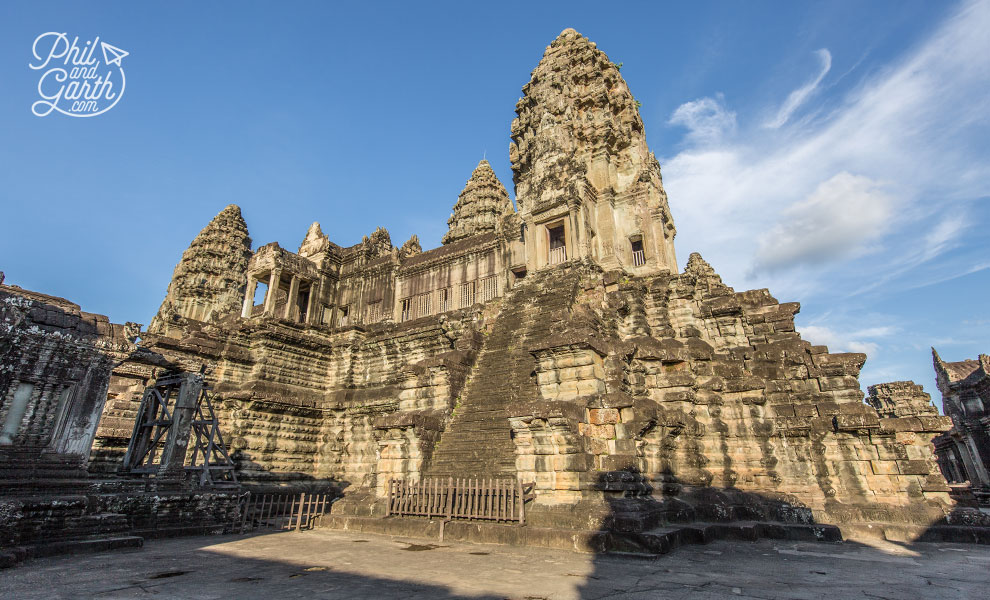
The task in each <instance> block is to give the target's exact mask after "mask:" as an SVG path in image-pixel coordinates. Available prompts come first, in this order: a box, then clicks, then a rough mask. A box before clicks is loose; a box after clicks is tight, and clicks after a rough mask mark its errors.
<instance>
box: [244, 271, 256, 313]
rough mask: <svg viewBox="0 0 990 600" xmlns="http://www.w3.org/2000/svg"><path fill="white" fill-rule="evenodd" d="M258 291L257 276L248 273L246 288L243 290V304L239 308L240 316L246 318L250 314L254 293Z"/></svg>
mask: <svg viewBox="0 0 990 600" xmlns="http://www.w3.org/2000/svg"><path fill="white" fill-rule="evenodd" d="M257 291H258V278H257V277H255V276H254V275H248V282H247V289H245V290H244V306H243V307H242V308H241V317H243V318H245V319H247V318H248V317H250V316H251V309H253V308H254V294H255V292H257Z"/></svg>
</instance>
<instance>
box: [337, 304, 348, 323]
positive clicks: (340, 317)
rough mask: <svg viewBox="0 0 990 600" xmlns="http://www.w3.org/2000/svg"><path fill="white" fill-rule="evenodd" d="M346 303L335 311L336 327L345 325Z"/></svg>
mask: <svg viewBox="0 0 990 600" xmlns="http://www.w3.org/2000/svg"><path fill="white" fill-rule="evenodd" d="M347 313H348V307H347V305H344V306H341V307H340V308H339V309H338V311H337V327H347Z"/></svg>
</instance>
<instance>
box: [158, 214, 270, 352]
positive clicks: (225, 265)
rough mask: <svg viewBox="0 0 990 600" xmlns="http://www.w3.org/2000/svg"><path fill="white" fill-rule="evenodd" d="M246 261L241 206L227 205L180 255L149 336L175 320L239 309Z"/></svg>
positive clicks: (248, 240)
mask: <svg viewBox="0 0 990 600" xmlns="http://www.w3.org/2000/svg"><path fill="white" fill-rule="evenodd" d="M250 259H251V238H250V237H249V236H248V228H247V224H246V223H245V222H244V218H243V217H242V216H241V209H240V207H238V206H237V205H236V204H231V205H229V206H227V207H226V208H225V209H223V210H222V211H220V213H219V214H218V215H217V216H216V217H214V218H213V220H212V221H210V223H209V224H208V225H207V226H206V227H204V228H203V230H202V231H200V232H199V235H197V236H196V239H194V240H193V241H192V243H191V244H189V248H188V249H187V250H186V251H185V252H183V254H182V259H181V260H180V261H179V264H178V265H176V267H175V271H174V272H173V273H172V282H171V283H170V284H169V286H168V292H167V293H166V295H165V300H164V301H163V302H162V305H161V308H159V309H158V314H156V315H155V317H154V318H153V319H152V320H151V325H150V326H149V331H151V332H152V333H163V332H164V331H165V329H166V328H167V324H168V323H169V322H171V321H172V320H173V319H174V317H184V318H189V319H196V320H200V321H206V320H208V319H209V318H210V317H211V316H214V315H220V314H225V313H228V312H233V311H237V310H239V309H240V306H241V301H242V296H243V294H244V285H245V278H246V276H247V275H246V274H247V266H248V261H249V260H250Z"/></svg>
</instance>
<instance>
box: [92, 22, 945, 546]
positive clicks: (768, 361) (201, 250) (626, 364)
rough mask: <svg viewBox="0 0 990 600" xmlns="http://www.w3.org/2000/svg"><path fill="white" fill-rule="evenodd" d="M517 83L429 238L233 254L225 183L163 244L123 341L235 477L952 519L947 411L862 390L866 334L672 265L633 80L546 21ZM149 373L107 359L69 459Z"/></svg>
mask: <svg viewBox="0 0 990 600" xmlns="http://www.w3.org/2000/svg"><path fill="white" fill-rule="evenodd" d="M523 92H524V95H523V98H522V99H521V100H520V101H519V103H518V104H517V106H516V113H517V115H518V116H517V118H516V119H515V120H514V121H513V123H512V127H511V139H512V143H511V147H510V157H511V163H512V170H513V181H514V184H515V192H516V194H515V195H516V207H515V209H513V206H512V203H511V201H510V200H509V198H508V194H507V193H506V191H505V188H504V186H503V185H502V184H501V183H500V182H499V180H498V178H497V177H496V176H495V173H494V172H493V171H492V170H491V167H490V166H489V165H488V164H487V162H486V161H481V163H480V164H479V165H478V167H477V169H475V171H474V172H473V173H472V175H471V177H470V179H469V180H468V182H467V184H466V186H465V188H464V191H463V192H462V193H461V194H460V196H459V197H458V199H457V201H456V203H455V204H454V212H453V215H452V216H451V218H450V220H449V221H448V224H449V226H450V229H449V231H448V233H447V234H446V235H445V236H444V238H443V245H442V246H441V247H439V248H435V249H432V250H426V251H423V250H422V248H421V246H420V243H419V240H418V239H416V238H415V236H414V237H413V238H412V239H410V240H409V241H407V242H406V243H404V244H403V245H402V246H401V247H398V248H397V247H396V246H394V245H393V244H392V240H391V238H390V236H389V234H388V232H387V231H386V230H384V229H381V228H379V229H378V230H376V231H375V232H373V233H372V234H370V235H369V236H366V237H364V238H363V239H362V241H361V242H360V243H358V244H355V245H352V246H340V245H338V244H335V243H333V242H332V241H330V239H329V238H328V237H327V236H326V235H325V234H324V233H323V231H322V229H321V227H320V225H319V224H318V223H313V224H312V225H311V226H310V227H309V230H308V231H307V232H306V234H305V236H304V238H303V241H302V243H301V245H300V246H299V249H298V251H297V252H291V251H289V250H286V249H284V248H282V247H281V246H279V244H277V243H270V244H267V245H263V246H261V247H260V248H258V249H257V250H256V251H255V252H254V253H250V252H249V251H248V245H249V241H248V239H249V238H248V232H247V226H246V224H245V223H244V221H243V219H242V218H241V215H240V211H239V210H238V209H237V208H236V207H234V206H230V207H227V208H226V209H224V211H223V212H221V213H220V214H219V215H218V216H217V217H216V218H215V219H214V220H213V221H212V222H211V223H210V224H209V225H208V226H207V227H206V228H205V229H204V230H203V231H202V232H201V233H200V235H199V236H198V237H197V238H196V239H195V240H194V241H193V243H192V244H191V245H190V247H189V249H188V250H187V251H186V252H185V253H184V254H183V256H182V259H181V261H180V263H179V265H178V266H177V267H176V270H175V274H174V276H173V280H172V282H171V284H170V285H169V287H168V291H167V294H166V298H165V301H164V302H163V303H162V308H161V310H159V312H158V315H156V317H155V320H154V321H153V322H152V325H151V327H149V331H148V332H147V333H146V334H143V335H142V345H144V346H147V347H149V348H152V349H153V350H154V352H156V353H159V354H160V355H161V356H162V357H164V359H165V360H167V361H168V362H169V364H172V365H176V366H178V367H179V368H181V369H183V370H186V371H193V372H204V373H206V378H207V380H208V382H209V383H210V384H211V385H212V388H213V390H214V392H215V394H216V398H218V399H219V400H220V401H221V403H222V406H219V407H218V412H219V415H220V420H221V424H222V427H223V429H224V432H225V437H226V438H227V439H228V440H231V442H230V446H231V451H232V452H231V453H232V457H233V459H234V461H235V462H236V464H237V475H238V479H239V480H240V481H241V482H243V483H246V485H248V486H257V487H263V486H283V487H285V486H291V487H293V488H294V489H298V488H307V487H309V488H313V487H326V486H335V487H336V488H338V489H341V490H342V492H343V494H344V497H343V499H342V500H341V501H339V502H338V503H337V504H335V505H334V512H335V513H337V514H350V515H369V516H370V515H380V514H381V508H382V498H383V494H384V493H385V491H384V486H385V482H386V481H387V480H388V479H389V478H402V479H412V480H418V479H419V478H421V477H424V476H430V477H496V476H503V477H504V476H509V477H512V478H516V479H518V480H522V481H524V482H533V483H535V499H534V500H533V501H532V507H531V508H530V509H529V513H528V517H527V518H528V521H527V522H529V523H532V524H534V525H536V526H550V527H558V528H569V529H583V530H594V529H599V528H614V529H625V530H642V529H645V528H649V527H651V526H654V525H656V524H659V523H662V522H671V521H689V520H693V519H696V520H704V521H725V520H732V519H745V520H762V521H784V522H799V523H808V522H812V521H815V522H826V523H853V522H877V521H886V522H897V523H911V524H915V525H920V526H927V525H930V524H931V523H934V522H938V521H942V522H944V521H945V520H946V519H948V518H950V515H951V514H952V512H953V509H954V505H953V502H952V501H951V499H950V498H949V496H948V491H949V488H948V486H947V485H946V483H945V481H944V479H943V478H942V476H941V475H940V474H939V472H938V469H937V467H936V465H935V461H934V458H933V455H932V452H931V449H930V442H931V439H932V438H933V437H934V436H935V435H937V434H938V433H940V432H942V431H945V430H946V429H948V428H949V423H948V420H947V419H945V418H942V417H938V416H937V415H934V414H929V413H927V412H926V411H925V410H923V409H922V407H920V405H915V404H911V406H912V407H913V408H912V411H913V412H910V414H909V413H904V414H900V413H899V412H897V410H898V409H891V407H890V406H888V405H897V404H898V402H899V401H898V400H896V399H895V400H891V398H894V397H899V396H898V393H899V392H898V391H897V390H893V389H892V390H886V389H884V390H878V392H877V394H875V397H876V398H877V402H878V403H879V404H878V407H879V409H880V411H881V412H880V414H878V412H877V410H875V409H874V408H873V407H871V406H869V405H867V404H865V403H864V402H863V394H862V391H861V389H860V385H859V381H858V374H859V371H860V368H861V367H862V366H863V363H864V361H865V360H866V356H865V355H863V354H833V353H829V352H828V350H827V348H825V347H823V346H812V345H811V344H810V343H808V342H806V341H804V340H802V339H801V337H800V335H799V334H798V333H797V332H796V330H795V326H794V315H795V314H796V313H797V312H798V310H799V306H798V304H797V303H783V304H781V303H779V302H778V301H777V300H776V299H775V298H774V297H773V296H771V295H770V293H769V292H768V291H767V290H751V291H744V292H736V291H735V290H733V289H732V288H730V287H728V286H727V285H725V284H724V283H723V282H722V280H721V278H720V277H719V276H718V275H717V274H716V272H715V271H714V269H713V268H712V267H711V266H710V265H709V264H707V263H706V262H705V261H704V260H703V259H702V258H701V256H699V255H698V254H692V255H691V256H690V258H689V259H688V261H687V265H686V267H685V269H684V271H683V272H679V270H678V267H677V262H676V258H675V255H674V244H673V240H674V235H675V228H674V223H673V218H672V216H671V213H670V209H669V206H668V202H667V196H666V193H665V192H664V189H663V183H662V179H661V174H660V165H659V163H658V162H657V160H656V158H655V157H654V155H653V154H652V153H651V152H650V151H649V148H648V147H647V145H646V138H645V132H644V128H643V121H642V119H641V118H640V116H639V112H638V108H637V102H636V101H635V99H634V98H633V96H632V94H631V93H630V91H629V88H628V87H627V85H626V82H625V81H624V80H623V78H622V76H621V75H620V73H619V69H618V68H617V66H616V65H614V64H613V63H612V62H611V61H610V60H609V59H608V57H607V56H606V55H605V54H604V53H603V52H602V51H600V50H598V49H597V47H596V46H595V44H594V43H592V42H590V41H589V40H587V39H586V38H584V37H582V36H581V35H580V34H578V33H577V32H575V31H573V30H570V29H568V30H565V31H564V32H563V33H561V34H560V36H559V37H558V38H557V39H556V40H555V41H554V42H553V43H552V44H551V45H550V46H549V47H547V49H546V52H545V54H544V56H543V58H542V60H541V61H540V62H539V64H538V65H537V67H536V69H535V70H534V71H533V73H532V77H531V80H530V81H529V83H527V84H526V85H525V86H524V88H523ZM260 288H264V292H263V293H262V292H261V289H260ZM255 298H260V301H259V302H257V303H256V302H255ZM152 378H153V368H152V367H149V366H148V365H146V364H142V363H141V362H140V361H135V360H130V359H128V360H124V362H123V363H121V364H120V365H118V366H117V367H116V368H115V369H114V371H113V374H112V377H111V378H110V381H109V394H108V399H107V402H106V407H105V409H104V412H103V418H102V421H101V423H100V426H99V428H98V430H97V431H96V441H95V443H94V445H93V449H92V454H91V463H90V470H91V471H93V472H103V473H106V472H112V471H114V470H115V469H117V468H118V466H119V463H120V460H121V458H122V456H123V453H124V450H125V448H126V446H127V441H128V436H129V435H130V427H129V425H128V424H129V423H132V422H133V419H134V414H135V411H136V409H137V404H138V400H139V399H140V394H141V392H142V390H143V389H144V387H145V386H146V385H148V384H149V382H150V381H151V380H152ZM884 403H886V404H884Z"/></svg>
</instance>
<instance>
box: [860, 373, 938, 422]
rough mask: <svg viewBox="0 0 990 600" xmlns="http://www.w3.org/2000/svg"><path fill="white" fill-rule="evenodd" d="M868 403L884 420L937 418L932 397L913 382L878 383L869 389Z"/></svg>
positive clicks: (936, 410)
mask: <svg viewBox="0 0 990 600" xmlns="http://www.w3.org/2000/svg"><path fill="white" fill-rule="evenodd" d="M867 390H868V391H869V392H870V395H869V396H867V397H866V401H867V402H868V403H869V404H870V406H872V407H873V408H874V409H876V411H877V414H878V415H880V416H881V417H884V418H895V419H901V418H905V417H937V416H938V409H937V408H935V405H934V404H932V397H931V396H929V395H928V394H926V393H925V390H924V388H923V387H922V386H920V385H917V384H916V383H915V382H913V381H893V382H890V383H878V384H876V385H871V386H870V387H868V388H867Z"/></svg>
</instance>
